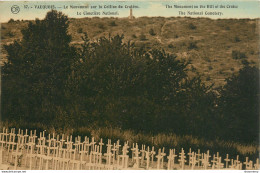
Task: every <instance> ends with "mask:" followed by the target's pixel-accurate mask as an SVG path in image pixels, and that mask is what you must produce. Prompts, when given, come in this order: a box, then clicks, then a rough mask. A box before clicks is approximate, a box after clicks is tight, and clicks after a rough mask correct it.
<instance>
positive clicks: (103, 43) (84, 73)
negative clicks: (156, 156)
mask: <svg viewBox="0 0 260 173" xmlns="http://www.w3.org/2000/svg"><path fill="white" fill-rule="evenodd" d="M83 40H84V41H85V42H84V44H83V45H82V51H81V55H80V57H81V58H82V59H81V61H80V63H79V64H78V66H77V69H76V70H75V74H74V79H80V80H76V81H75V83H74V84H72V86H75V85H76V86H78V90H77V94H76V95H75V99H73V100H78V103H79V104H80V103H83V104H84V106H83V107H84V108H83V110H86V111H87V113H86V115H88V116H85V118H84V117H83V118H82V119H81V122H82V123H84V122H87V121H89V120H90V121H91V122H92V123H93V122H96V123H97V126H100V125H101V126H102V125H103V126H104V125H105V126H106V125H112V126H119V127H120V128H126V129H133V130H137V131H140V130H141V131H146V132H159V131H161V132H162V131H164V132H165V131H174V132H176V133H179V134H184V132H187V133H190V134H195V135H199V132H200V131H199V130H200V129H201V128H202V127H205V128H204V129H206V126H205V125H206V124H208V123H207V121H210V120H211V119H210V118H211V117H210V116H207V115H212V114H211V113H212V112H213V111H212V109H213V107H214V101H215V100H214V99H215V98H214V95H212V93H211V92H209V90H210V88H208V87H206V86H204V85H203V84H202V82H201V80H200V79H199V78H194V79H189V78H188V76H187V74H186V66H187V63H186V62H181V61H180V60H178V59H177V57H176V56H175V55H170V54H167V53H165V52H164V51H163V50H150V51H145V50H142V49H138V48H136V47H135V46H134V45H133V44H130V43H123V36H119V35H117V36H115V37H109V38H105V37H102V38H100V39H98V40H97V41H95V42H90V40H89V39H88V37H87V35H85V37H84V38H83ZM72 88H73V87H72ZM74 88H75V87H74ZM78 96H81V97H78ZM196 99H198V100H199V101H198V102H197V101H196ZM187 123H188V125H189V128H187ZM196 123H197V124H198V125H197V126H196V127H195V126H194V125H193V124H196ZM207 127H208V126H207ZM195 128H197V129H195ZM187 129H188V130H187Z"/></svg>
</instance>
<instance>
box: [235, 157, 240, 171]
mask: <svg viewBox="0 0 260 173" xmlns="http://www.w3.org/2000/svg"><path fill="white" fill-rule="evenodd" d="M234 165H235V168H236V169H239V168H240V161H239V155H237V159H236V160H235V161H234Z"/></svg>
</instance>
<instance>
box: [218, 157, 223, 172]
mask: <svg viewBox="0 0 260 173" xmlns="http://www.w3.org/2000/svg"><path fill="white" fill-rule="evenodd" d="M217 159H218V160H217V169H222V168H223V167H224V163H221V157H218V158H217Z"/></svg>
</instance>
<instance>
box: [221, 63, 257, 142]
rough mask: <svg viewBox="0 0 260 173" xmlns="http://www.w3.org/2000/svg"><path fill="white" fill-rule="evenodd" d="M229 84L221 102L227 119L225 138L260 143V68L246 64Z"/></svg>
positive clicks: (231, 78)
mask: <svg viewBox="0 0 260 173" xmlns="http://www.w3.org/2000/svg"><path fill="white" fill-rule="evenodd" d="M226 82H227V83H226V85H225V86H224V87H223V88H222V90H221V98H220V103H219V109H220V111H221V113H222V116H223V120H224V124H223V125H224V127H223V129H225V131H224V132H223V135H224V137H226V138H229V139H231V140H235V141H242V142H252V141H255V142H258V138H259V69H258V68H256V67H250V66H249V65H245V66H244V67H243V68H242V69H241V70H240V71H239V73H238V74H237V75H233V76H232V77H230V78H227V79H226Z"/></svg>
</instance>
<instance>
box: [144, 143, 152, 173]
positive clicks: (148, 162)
mask: <svg viewBox="0 0 260 173" xmlns="http://www.w3.org/2000/svg"><path fill="white" fill-rule="evenodd" d="M150 154H151V153H150V148H149V146H148V148H147V151H145V158H146V169H147V170H148V169H149V165H150Z"/></svg>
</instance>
